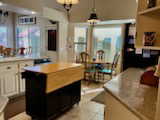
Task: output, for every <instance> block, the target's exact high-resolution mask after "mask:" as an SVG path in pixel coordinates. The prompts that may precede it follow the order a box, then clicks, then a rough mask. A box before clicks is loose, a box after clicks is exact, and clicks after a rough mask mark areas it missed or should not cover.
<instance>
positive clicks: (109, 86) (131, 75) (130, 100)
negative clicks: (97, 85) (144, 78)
mask: <svg viewBox="0 0 160 120" xmlns="http://www.w3.org/2000/svg"><path fill="white" fill-rule="evenodd" d="M142 73H143V70H142V69H138V68H129V69H127V70H126V71H125V72H123V73H121V74H120V75H118V76H117V77H115V78H113V79H112V80H111V81H109V82H108V83H106V84H105V85H104V88H105V90H106V92H108V93H110V94H111V95H112V96H113V97H114V98H116V99H117V100H118V101H120V102H121V103H122V104H123V105H124V106H126V107H127V108H128V109H129V110H130V111H131V112H133V113H134V114H135V115H137V116H138V117H139V118H141V119H142V120H154V118H155V113H156V102H157V94H158V89H157V88H154V87H150V86H147V85H142V84H140V76H141V75H142Z"/></svg>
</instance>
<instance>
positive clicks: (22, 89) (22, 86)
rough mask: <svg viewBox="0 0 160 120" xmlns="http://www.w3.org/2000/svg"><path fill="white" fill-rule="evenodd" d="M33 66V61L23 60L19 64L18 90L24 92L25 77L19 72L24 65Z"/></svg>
mask: <svg viewBox="0 0 160 120" xmlns="http://www.w3.org/2000/svg"><path fill="white" fill-rule="evenodd" d="M28 66H33V61H24V62H21V63H20V64H19V70H20V71H19V77H20V82H19V83H20V92H21V93H22V92H25V79H22V75H21V73H22V72H24V70H23V69H24V67H28Z"/></svg>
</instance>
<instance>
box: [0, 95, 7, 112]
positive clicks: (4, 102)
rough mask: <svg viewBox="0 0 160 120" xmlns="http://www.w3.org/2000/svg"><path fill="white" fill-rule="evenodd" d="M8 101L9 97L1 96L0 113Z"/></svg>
mask: <svg viewBox="0 0 160 120" xmlns="http://www.w3.org/2000/svg"><path fill="white" fill-rule="evenodd" d="M7 103H8V98H6V97H2V96H0V114H1V113H2V112H3V110H4V108H5V107H6V105H7Z"/></svg>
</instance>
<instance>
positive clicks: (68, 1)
mask: <svg viewBox="0 0 160 120" xmlns="http://www.w3.org/2000/svg"><path fill="white" fill-rule="evenodd" d="M57 2H58V3H59V4H62V5H63V7H64V8H65V9H66V11H67V12H69V11H70V10H71V8H72V6H73V5H75V4H78V3H79V0H57Z"/></svg>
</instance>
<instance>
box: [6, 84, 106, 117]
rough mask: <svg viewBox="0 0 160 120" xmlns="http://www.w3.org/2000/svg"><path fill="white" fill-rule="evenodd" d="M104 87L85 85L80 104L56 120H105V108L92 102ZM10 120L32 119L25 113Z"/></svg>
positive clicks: (83, 85) (100, 85)
mask: <svg viewBox="0 0 160 120" xmlns="http://www.w3.org/2000/svg"><path fill="white" fill-rule="evenodd" d="M102 86H103V84H95V83H92V84H90V85H88V86H87V85H86V83H83V84H82V91H83V92H82V98H81V102H80V104H79V105H75V106H74V107H73V108H72V109H71V110H69V111H68V112H66V113H65V114H64V115H62V116H61V117H59V118H57V119H56V120H104V107H105V106H104V105H102V104H98V103H95V102H92V101H91V99H92V98H93V97H95V96H96V95H97V94H99V93H100V92H101V91H102V90H103V88H102ZM9 120H31V118H30V117H29V116H28V115H26V114H25V112H24V113H21V114H18V115H17V116H15V117H13V118H11V119H9Z"/></svg>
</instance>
